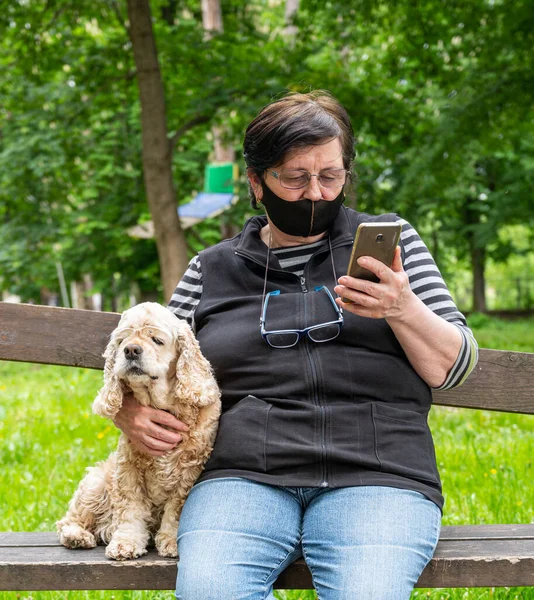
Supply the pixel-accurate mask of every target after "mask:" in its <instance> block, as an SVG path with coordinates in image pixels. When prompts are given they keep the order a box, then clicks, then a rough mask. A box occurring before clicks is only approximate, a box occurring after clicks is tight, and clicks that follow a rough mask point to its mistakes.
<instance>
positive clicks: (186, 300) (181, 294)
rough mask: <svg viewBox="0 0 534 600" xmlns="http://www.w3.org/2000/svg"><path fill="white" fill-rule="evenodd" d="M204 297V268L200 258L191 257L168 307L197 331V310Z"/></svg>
mask: <svg viewBox="0 0 534 600" xmlns="http://www.w3.org/2000/svg"><path fill="white" fill-rule="evenodd" d="M201 297H202V270H201V267H200V259H199V257H198V255H197V256H195V257H194V258H193V259H191V261H190V263H189V265H188V267H187V271H186V272H185V274H184V276H183V277H182V279H181V281H180V283H178V285H177V286H176V289H175V290H174V293H173V295H172V297H171V299H170V302H169V305H168V306H167V308H168V309H169V310H170V311H171V312H173V313H174V314H175V315H176V316H177V317H178V318H179V319H185V320H186V321H187V322H188V323H189V325H190V326H191V328H192V329H193V331H195V310H196V308H197V306H198V304H199V302H200V298H201Z"/></svg>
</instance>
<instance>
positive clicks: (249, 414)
mask: <svg viewBox="0 0 534 600" xmlns="http://www.w3.org/2000/svg"><path fill="white" fill-rule="evenodd" d="M270 409H271V405H270V404H268V403H267V402H264V401H263V400H260V399H259V398H256V397H255V396H246V397H245V398H243V399H242V400H240V401H239V402H238V403H237V404H235V405H234V406H232V408H231V409H229V410H227V411H226V412H224V413H223V414H222V415H221V418H220V420H219V428H218V431H217V438H216V440H215V445H214V448H213V452H212V454H211V457H210V459H209V460H208V462H207V464H206V469H205V470H206V471H211V470H214V469H241V470H246V471H255V472H262V473H264V472H265V470H266V459H265V436H266V432H267V419H268V417H269V411H270Z"/></svg>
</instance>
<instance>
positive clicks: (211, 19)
mask: <svg viewBox="0 0 534 600" xmlns="http://www.w3.org/2000/svg"><path fill="white" fill-rule="evenodd" d="M202 26H203V27H204V35H205V37H206V39H211V38H212V36H213V34H215V33H223V31H224V26H223V19H222V10H221V3H220V0H202ZM211 132H212V133H213V158H214V162H216V163H217V162H219V163H223V162H232V163H233V162H235V150H234V147H233V146H232V145H228V144H225V143H224V141H223V140H224V134H225V131H224V128H223V127H220V126H217V125H214V126H213V128H212V130H211ZM220 231H221V238H222V239H223V240H224V239H228V238H231V237H234V235H236V234H237V233H238V227H236V226H235V225H234V224H232V223H228V222H226V221H225V219H224V218H221V219H220Z"/></svg>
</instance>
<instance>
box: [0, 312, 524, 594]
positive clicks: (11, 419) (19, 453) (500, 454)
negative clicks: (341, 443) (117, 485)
mask: <svg viewBox="0 0 534 600" xmlns="http://www.w3.org/2000/svg"><path fill="white" fill-rule="evenodd" d="M470 325H471V326H472V327H473V329H474V331H475V334H476V336H477V339H479V341H480V345H481V346H484V347H491V348H501V349H509V350H516V351H527V352H534V320H523V321H520V322H519V321H518V322H503V321H498V320H496V319H487V318H486V317H481V316H479V315H473V317H472V318H471V319H470ZM101 382H102V374H101V373H100V372H97V371H89V370H82V369H73V368H62V367H45V366H37V365H27V364H17V363H5V362H4V363H2V362H0V498H1V499H2V500H1V503H0V531H52V530H54V522H55V521H56V520H57V519H58V518H60V517H61V516H62V515H63V514H64V512H65V509H66V506H67V503H68V500H69V499H70V496H71V494H72V492H73V491H74V489H75V488H76V485H77V483H78V482H79V480H80V479H81V477H82V476H83V473H84V470H85V468H86V467H87V466H89V465H92V464H94V463H95V462H96V461H98V460H101V459H103V458H105V457H106V456H107V455H108V454H109V452H110V451H111V450H112V449H113V448H114V446H115V444H116V440H117V432H116V431H115V430H114V428H113V427H110V425H109V424H108V423H107V422H106V421H105V420H103V419H101V418H99V417H96V416H93V415H92V414H91V402H92V400H93V398H94V397H95V395H96V392H97V391H98V389H99V387H100V386H101ZM430 425H431V427H432V431H433V434H434V440H435V444H436V452H437V457H438V463H439V468H440V472H441V475H442V480H443V490H444V495H445V498H446V503H445V514H444V519H443V524H444V525H457V524H466V523H472V524H477V523H533V522H534V504H533V503H532V501H531V500H532V498H534V467H533V464H532V463H533V459H532V455H533V453H532V431H533V430H534V416H525V415H510V414H502V413H492V412H489V411H468V410H462V409H453V408H446V407H434V408H433V410H432V411H431V417H430ZM276 594H277V597H278V598H279V599H280V600H315V598H316V595H315V594H314V592H310V591H286V592H277V593H276ZM29 598H33V599H43V600H59V599H61V600H63V599H67V598H68V599H72V600H81V599H82V598H83V599H85V598H87V599H91V600H96V599H102V600H112V599H115V600H126V599H132V600H141V599H142V600H145V599H146V600H156V599H157V600H159V599H165V600H171V599H172V598H174V595H173V593H172V592H0V600H16V599H29ZM414 598H419V599H421V598H432V599H435V600H438V599H440V600H441V599H443V600H445V599H447V600H449V599H450V600H460V599H465V598H467V599H473V600H474V599H477V600H486V599H488V600H489V599H491V600H495V599H499V600H504V599H507V600H512V599H516V598H518V599H525V600H534V588H531V589H528V588H513V589H507V588H495V589H486V588H480V589H471V590H465V589H457V590H444V589H441V590H422V589H421V590H415V591H414V593H413V595H412V599H414Z"/></svg>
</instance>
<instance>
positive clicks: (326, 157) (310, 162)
mask: <svg viewBox="0 0 534 600" xmlns="http://www.w3.org/2000/svg"><path fill="white" fill-rule="evenodd" d="M343 168H344V167H343V154H342V149H341V142H340V141H339V138H336V139H334V140H331V141H330V142H327V143H326V144H321V145H319V146H305V147H304V148H298V149H297V150H295V152H292V153H291V154H290V155H289V156H288V157H287V158H286V160H285V161H284V162H283V163H282V164H280V165H277V166H276V167H273V168H272V169H268V170H267V171H266V172H265V176H264V177H265V183H266V184H267V186H268V187H269V188H270V189H271V190H272V191H273V192H274V193H275V194H276V195H277V196H279V197H280V198H282V199H284V200H289V201H290V202H292V201H296V200H303V199H305V198H307V199H308V200H334V198H336V197H337V196H338V195H339V192H340V191H341V190H340V188H325V187H322V186H321V185H320V184H319V180H318V178H317V177H312V178H311V179H310V181H309V183H308V185H307V186H306V187H304V188H301V189H299V190H288V189H286V188H284V187H282V186H281V185H280V181H279V180H278V179H277V178H276V177H275V176H274V175H272V174H271V171H276V172H280V171H281V170H282V169H284V170H289V169H291V170H293V169H300V170H304V171H308V172H309V173H311V174H317V175H318V174H319V173H321V172H322V171H324V170H325V169H343ZM248 177H249V180H250V183H251V184H252V189H253V190H254V194H255V195H256V198H257V199H258V200H261V198H262V195H263V190H262V188H261V183H260V179H259V177H258V176H257V175H256V174H255V173H251V172H249V175H248Z"/></svg>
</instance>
